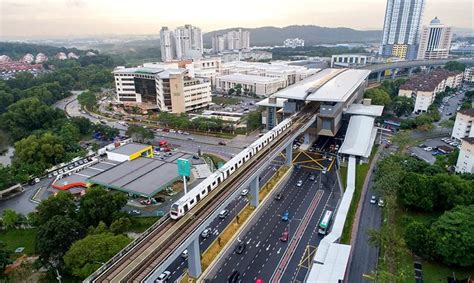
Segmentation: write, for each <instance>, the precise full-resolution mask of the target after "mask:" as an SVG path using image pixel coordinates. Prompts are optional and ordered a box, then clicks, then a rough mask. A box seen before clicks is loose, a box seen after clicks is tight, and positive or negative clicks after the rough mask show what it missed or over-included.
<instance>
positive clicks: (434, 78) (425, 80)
mask: <svg viewBox="0 0 474 283" xmlns="http://www.w3.org/2000/svg"><path fill="white" fill-rule="evenodd" d="M462 76H463V73H461V72H450V71H446V70H444V69H438V70H436V71H433V72H431V73H429V74H423V75H418V76H416V77H413V78H411V79H410V80H409V81H407V82H405V83H404V84H402V85H401V86H400V89H399V91H398V96H406V97H412V98H413V99H415V108H414V109H413V112H416V113H421V112H426V111H428V107H429V106H430V105H431V104H432V103H433V101H434V99H435V97H436V94H438V93H439V92H441V91H445V89H446V87H450V88H457V87H459V86H461V84H462Z"/></svg>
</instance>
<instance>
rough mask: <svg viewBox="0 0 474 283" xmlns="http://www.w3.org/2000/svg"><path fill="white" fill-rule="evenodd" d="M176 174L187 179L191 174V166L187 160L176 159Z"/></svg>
mask: <svg viewBox="0 0 474 283" xmlns="http://www.w3.org/2000/svg"><path fill="white" fill-rule="evenodd" d="M178 174H179V175H180V176H186V177H189V175H190V174H191V164H190V163H189V160H187V159H184V158H179V159H178Z"/></svg>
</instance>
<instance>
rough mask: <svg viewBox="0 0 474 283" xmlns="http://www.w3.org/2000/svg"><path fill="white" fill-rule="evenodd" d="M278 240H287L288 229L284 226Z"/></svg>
mask: <svg viewBox="0 0 474 283" xmlns="http://www.w3.org/2000/svg"><path fill="white" fill-rule="evenodd" d="M280 241H282V242H286V241H288V230H287V229H286V228H285V231H283V233H281V236H280Z"/></svg>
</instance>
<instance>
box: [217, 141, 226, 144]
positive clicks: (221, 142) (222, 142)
mask: <svg viewBox="0 0 474 283" xmlns="http://www.w3.org/2000/svg"><path fill="white" fill-rule="evenodd" d="M217 144H218V145H226V144H227V143H226V142H224V141H220V142H218V143H217Z"/></svg>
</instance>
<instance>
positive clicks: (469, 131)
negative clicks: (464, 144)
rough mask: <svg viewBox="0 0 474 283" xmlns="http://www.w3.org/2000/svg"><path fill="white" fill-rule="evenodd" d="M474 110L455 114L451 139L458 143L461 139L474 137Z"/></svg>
mask: <svg viewBox="0 0 474 283" xmlns="http://www.w3.org/2000/svg"><path fill="white" fill-rule="evenodd" d="M473 124H474V108H471V109H466V110H461V111H459V112H458V113H457V114H456V120H455V121H454V126H453V132H452V133H451V138H453V139H456V140H458V141H460V140H461V139H463V138H468V137H474V125H473Z"/></svg>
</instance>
